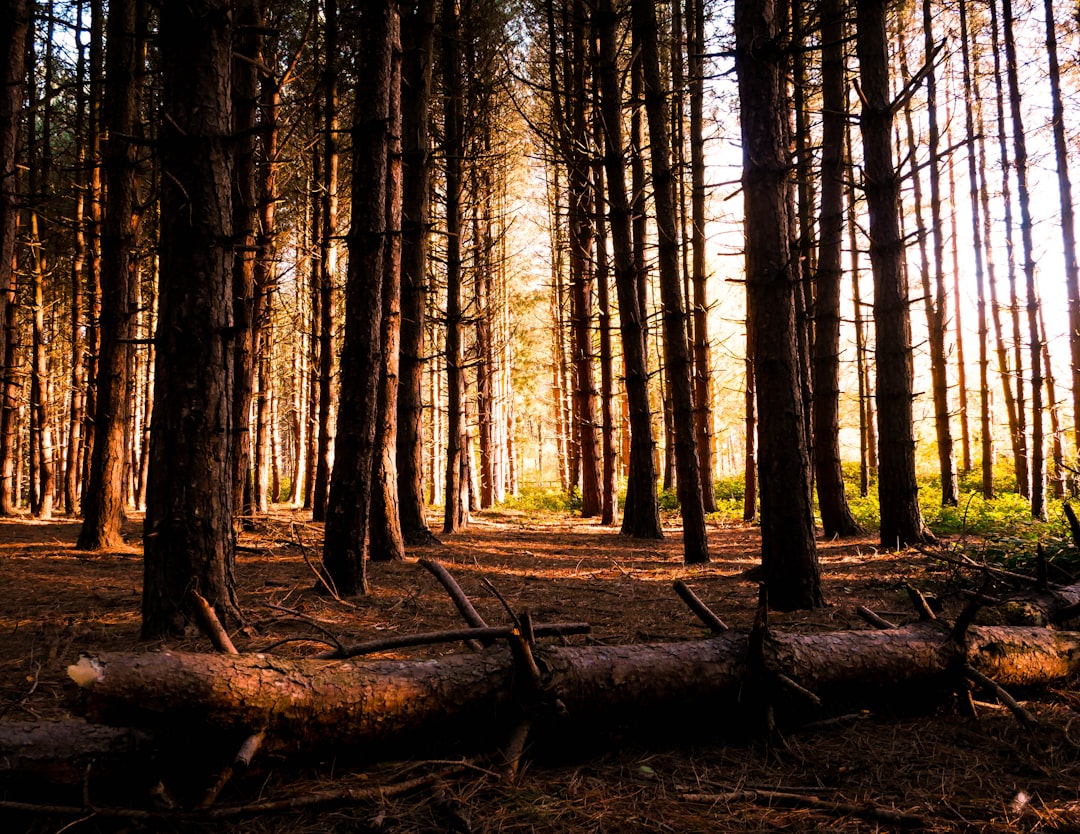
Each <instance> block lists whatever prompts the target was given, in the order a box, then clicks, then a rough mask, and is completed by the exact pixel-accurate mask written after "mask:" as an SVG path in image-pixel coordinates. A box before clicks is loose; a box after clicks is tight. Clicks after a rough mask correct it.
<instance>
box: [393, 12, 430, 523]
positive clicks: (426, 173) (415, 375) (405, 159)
mask: <svg viewBox="0 0 1080 834" xmlns="http://www.w3.org/2000/svg"><path fill="white" fill-rule="evenodd" d="M410 5H411V6H412V8H411V9H410V10H409V11H408V13H407V14H404V15H403V17H402V25H401V37H402V46H403V54H402V88H401V109H402V112H401V119H402V132H401V139H402V168H403V170H402V207H401V215H402V217H401V351H400V354H401V361H400V366H399V373H400V381H399V384H398V417H397V426H398V436H397V468H398V511H399V513H400V516H401V532H402V536H403V537H404V539H405V542H406V543H408V544H429V543H431V541H433V540H434V536H432V534H431V531H430V530H429V529H428V526H427V521H426V518H425V514H424V496H423V486H422V482H423V471H424V468H423V434H422V431H421V426H422V420H423V415H424V401H423V396H422V395H421V390H422V385H423V378H424V358H423V353H424V318H425V314H426V310H425V308H426V305H427V292H428V288H427V260H428V235H429V230H428V224H429V222H430V220H429V218H430V193H431V188H430V178H431V148H430V146H429V145H430V140H429V134H428V112H427V111H428V102H429V99H430V96H431V80H432V52H433V50H434V34H435V0H417V2H415V3H414V4H410Z"/></svg>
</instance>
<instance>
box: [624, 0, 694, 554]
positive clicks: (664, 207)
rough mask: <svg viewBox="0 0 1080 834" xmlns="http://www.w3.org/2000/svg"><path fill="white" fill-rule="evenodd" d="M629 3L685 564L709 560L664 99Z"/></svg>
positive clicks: (651, 44)
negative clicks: (645, 125)
mask: <svg viewBox="0 0 1080 834" xmlns="http://www.w3.org/2000/svg"><path fill="white" fill-rule="evenodd" d="M631 8H632V12H633V26H634V31H635V32H637V33H638V42H639V45H640V47H641V62H642V66H643V72H644V76H645V110H646V115H647V116H648V120H649V150H650V154H649V158H650V162H651V170H652V182H653V204H654V206H655V207H656V229H657V238H658V248H657V262H658V264H659V271H660V292H661V297H662V300H663V323H664V363H665V365H666V368H665V371H666V373H665V376H666V378H667V380H668V386H669V388H670V389H671V397H672V402H673V415H674V419H675V458H676V464H677V466H678V484H677V488H678V495H679V507H680V510H681V513H682V522H683V559H684V561H685V562H686V563H687V564H696V563H701V562H707V561H709V541H708V537H707V535H706V532H705V508H704V504H703V503H702V498H701V472H700V469H699V467H698V457H697V445H696V442H695V435H694V396H693V390H692V388H691V380H690V376H691V368H692V366H691V358H690V347H689V345H688V344H687V332H686V322H687V319H686V305H685V303H684V301H683V292H682V287H681V285H680V281H679V239H678V233H677V231H676V225H675V214H676V205H675V191H674V179H673V176H672V171H671V146H670V138H669V135H668V124H667V113H666V110H667V107H666V103H665V102H666V95H667V93H666V89H665V86H664V84H663V82H662V80H661V76H660V58H659V50H658V43H657V37H658V32H657V25H656V7H655V6H654V5H653V3H652V2H651V0H634V2H633V3H632V4H631Z"/></svg>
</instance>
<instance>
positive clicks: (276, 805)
mask: <svg viewBox="0 0 1080 834" xmlns="http://www.w3.org/2000/svg"><path fill="white" fill-rule="evenodd" d="M462 769H463V766H461V765H459V766H456V767H453V768H449V769H446V770H443V771H440V772H439V773H436V774H429V775H427V776H418V777H416V778H414V779H406V780H405V781H402V782H396V783H394V784H392V785H371V786H366V787H362V788H353V787H348V786H346V787H338V788H335V789H334V790H325V791H305V792H304V793H302V794H300V795H298V796H293V797H286V798H284V799H272V800H266V801H264V802H251V803H248V804H245V805H224V806H221V807H218V808H206V809H203V810H200V811H176V810H164V811H150V810H146V809H143V808H111V807H107V806H100V807H99V806H93V805H82V806H80V805H38V804H36V803H33V802H18V801H14V800H0V810H10V811H25V812H29V813H41V814H61V815H64V816H80V815H83V814H86V813H92V814H93V815H94V816H97V817H108V818H112V819H131V820H157V819H169V820H172V821H177V822H183V821H197V820H207V819H231V818H234V817H247V816H254V815H256V814H267V813H277V812H279V811H292V810H296V809H298V808H311V807H313V806H317V805H329V804H332V803H335V802H365V801H368V800H372V799H380V800H382V799H388V798H390V797H394V796H399V795H401V794H403V793H408V792H409V791H413V790H416V789H417V788H423V787H426V786H428V785H430V784H432V783H433V782H436V781H438V780H439V779H443V778H445V777H447V776H450V775H453V774H454V773H457V772H459V771H460V770H462Z"/></svg>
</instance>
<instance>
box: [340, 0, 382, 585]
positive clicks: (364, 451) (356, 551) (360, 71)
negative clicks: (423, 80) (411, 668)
mask: <svg viewBox="0 0 1080 834" xmlns="http://www.w3.org/2000/svg"><path fill="white" fill-rule="evenodd" d="M396 16H397V4H396V3H389V4H386V5H382V6H371V7H365V10H364V11H363V12H362V14H361V17H360V32H359V43H358V47H359V51H358V66H357V84H356V105H355V109H354V114H353V125H352V136H353V171H352V220H351V223H350V226H349V234H348V237H347V246H348V250H349V268H348V273H347V276H346V279H345V336H344V341H343V344H342V349H341V377H342V380H343V384H342V386H341V400H340V410H339V415H338V419H339V422H340V425H339V427H338V432H337V438H336V441H335V445H334V471H333V474H332V475H331V478H330V492H329V496H328V498H327V503H326V532H325V538H324V542H323V568H324V569H325V571H326V575H327V577H328V578H329V580H330V581H331V583H332V585H333V587H334V589H335V590H336V591H337V593H338V594H340V595H341V596H355V595H356V594H361V593H367V590H368V587H367V564H366V562H367V552H368V547H369V535H370V526H371V505H372V494H373V489H374V487H373V480H374V473H375V438H376V431H377V417H378V388H379V386H378V385H377V384H375V385H373V384H372V381H373V380H378V379H379V378H380V366H381V364H382V313H383V292H382V288H383V270H384V268H385V262H386V253H387V248H388V242H387V237H388V235H387V231H388V228H387V216H386V210H387V193H388V173H389V149H390V132H391V125H390V99H391V95H390V87H391V83H392V81H393V71H392V70H393V68H392V63H393V60H392V56H393V47H392V36H393V33H394V32H395V31H396V24H395V23H394V19H395V18H396Z"/></svg>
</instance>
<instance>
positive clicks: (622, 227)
mask: <svg viewBox="0 0 1080 834" xmlns="http://www.w3.org/2000/svg"><path fill="white" fill-rule="evenodd" d="M596 15H597V22H596V25H597V32H598V35H599V41H600V67H599V72H600V88H601V89H600V107H601V118H602V119H603V123H604V170H605V172H606V173H607V189H608V204H609V206H610V212H611V249H612V257H613V260H614V273H615V276H614V277H615V290H616V294H617V295H618V300H619V330H620V336H621V339H622V349H623V362H624V365H625V377H626V378H625V381H624V383H623V385H624V387H625V389H626V399H627V406H628V410H629V412H630V413H629V417H630V456H629V457H630V461H629V476H628V479H627V488H626V507H625V509H624V510H623V521H622V532H623V533H624V534H626V535H629V536H633V537H634V538H654V539H658V538H661V537H662V536H663V531H662V529H661V526H660V507H659V501H658V498H657V494H656V467H655V463H654V459H653V446H654V440H653V426H652V415H651V412H650V409H649V388H648V385H649V372H648V360H647V353H646V349H645V302H644V299H643V297H642V296H641V294H640V289H641V281H640V280H639V275H638V269H637V266H636V262H635V258H634V251H633V240H634V238H633V237H632V221H631V206H630V202H629V200H628V198H627V193H626V168H625V165H624V163H623V138H622V96H621V93H620V87H619V72H618V65H617V62H616V56H617V42H616V39H615V29H616V24H617V22H618V20H617V17H616V14H615V9H614V6H613V4H612V2H611V0H600V4H599V6H598V7H597V11H596Z"/></svg>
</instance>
